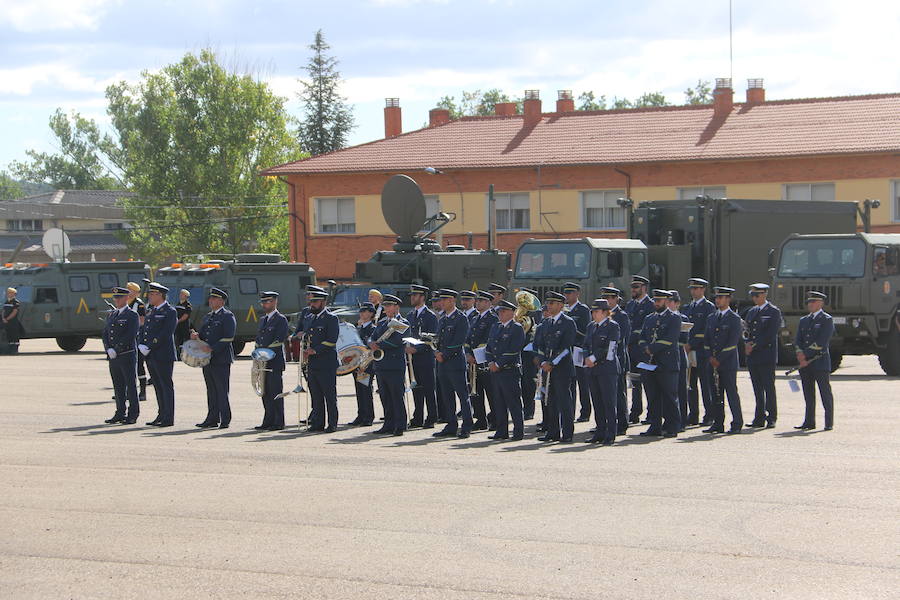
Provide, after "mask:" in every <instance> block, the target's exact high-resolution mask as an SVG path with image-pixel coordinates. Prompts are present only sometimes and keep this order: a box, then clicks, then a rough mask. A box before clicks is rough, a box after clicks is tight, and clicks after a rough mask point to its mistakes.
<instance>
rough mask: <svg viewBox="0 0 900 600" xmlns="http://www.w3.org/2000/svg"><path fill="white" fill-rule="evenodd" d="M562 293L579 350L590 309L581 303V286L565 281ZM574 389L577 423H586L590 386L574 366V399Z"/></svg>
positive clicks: (589, 318)
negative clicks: (578, 407) (579, 405)
mask: <svg viewBox="0 0 900 600" xmlns="http://www.w3.org/2000/svg"><path fill="white" fill-rule="evenodd" d="M562 291H563V295H564V296H565V297H566V305H565V306H564V307H563V310H564V311H565V313H566V314H567V315H568V316H569V317H571V318H572V320H573V321H575V347H577V348H581V347H582V346H583V345H584V336H585V333H586V332H587V326H588V323H590V322H591V309H589V308H588V307H587V305H586V304H584V303H583V302H581V300H580V297H581V286H580V285H578V284H577V283H573V282H571V281H567V282H566V283H564V284H563V287H562ZM576 382H577V383H578V385H577V386H576V385H575V384H576ZM576 387H577V388H578V390H577V397H578V398H579V399H580V401H581V412H579V413H578V419H577V420H578V422H579V423H586V422H587V421H588V419H590V418H591V384H590V381H589V380H588V373H587V371H585V369H584V367H579V366H578V365H575V379H574V380H573V381H572V390H571V392H572V397H573V398H575V397H576Z"/></svg>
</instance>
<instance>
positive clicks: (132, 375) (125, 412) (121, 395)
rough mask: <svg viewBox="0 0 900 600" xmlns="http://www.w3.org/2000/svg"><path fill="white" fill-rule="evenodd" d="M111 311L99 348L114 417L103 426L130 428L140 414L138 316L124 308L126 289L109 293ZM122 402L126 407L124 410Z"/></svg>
mask: <svg viewBox="0 0 900 600" xmlns="http://www.w3.org/2000/svg"><path fill="white" fill-rule="evenodd" d="M112 298H113V303H114V304H115V309H114V310H111V311H110V313H109V315H108V316H107V317H106V326H105V327H104V328H103V348H104V350H106V355H107V357H108V359H109V376H110V377H111V378H112V383H113V389H114V390H115V391H116V414H114V415H113V416H112V418H111V419H107V420H106V422H107V423H125V424H126V425H133V424H134V423H135V422H137V418H138V415H139V414H140V412H141V408H140V402H138V393H137V346H136V343H135V340H136V338H137V334H138V329H139V327H140V325H139V324H138V316H137V313H135V312H134V311H132V310H129V309H128V289H127V288H122V287H114V288H113V290H112ZM126 401H127V402H128V406H127V409H126V404H125V403H126Z"/></svg>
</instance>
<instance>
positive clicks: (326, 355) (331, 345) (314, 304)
mask: <svg viewBox="0 0 900 600" xmlns="http://www.w3.org/2000/svg"><path fill="white" fill-rule="evenodd" d="M314 287H315V286H307V290H308V291H307V293H306V302H307V304H308V306H309V312H308V313H307V314H306V317H305V318H304V320H303V324H302V327H303V335H305V336H308V342H309V343H308V344H307V348H306V350H305V352H306V360H307V363H306V364H307V382H308V383H309V396H310V398H311V399H312V414H311V416H310V428H309V430H310V431H324V432H325V433H334V432H335V431H337V424H338V406H337V364H338V362H337V352H336V350H335V345H336V344H337V339H338V334H339V332H340V323H339V321H338V318H337V317H336V316H334V315H333V314H331V313H330V312H328V311H327V310H326V309H325V301H326V300H327V299H328V292H326V291H325V290H324V289H322V288H319V289H313V288H314ZM326 425H327V426H326Z"/></svg>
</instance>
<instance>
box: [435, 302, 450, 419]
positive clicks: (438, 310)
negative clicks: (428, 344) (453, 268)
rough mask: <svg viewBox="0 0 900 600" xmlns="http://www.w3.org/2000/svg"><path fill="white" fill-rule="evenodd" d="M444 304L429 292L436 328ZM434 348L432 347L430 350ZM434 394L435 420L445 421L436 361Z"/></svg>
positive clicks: (444, 399)
mask: <svg viewBox="0 0 900 600" xmlns="http://www.w3.org/2000/svg"><path fill="white" fill-rule="evenodd" d="M443 305H444V301H443V300H442V299H441V296H440V294H439V293H438V291H437V290H435V291H433V292H431V312H433V313H434V316H435V317H437V324H438V329H440V328H441V320H442V319H443V318H444V309H443V308H442V307H443ZM433 350H434V349H433V348H432V351H433ZM434 396H435V399H436V401H437V420H436V421H435V422H436V423H446V422H447V420H446V419H445V418H444V415H445V414H447V409H446V406H447V400H446V398H445V397H444V388H443V387H441V382H440V380H439V379H438V364H437V361H435V362H434Z"/></svg>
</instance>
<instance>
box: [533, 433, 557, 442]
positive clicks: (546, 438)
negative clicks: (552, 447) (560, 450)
mask: <svg viewBox="0 0 900 600" xmlns="http://www.w3.org/2000/svg"><path fill="white" fill-rule="evenodd" d="M538 441H539V442H558V441H559V438H558V437H556V436H553V435H550V434H547V435H542V436H541V437H539V438H538Z"/></svg>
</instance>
